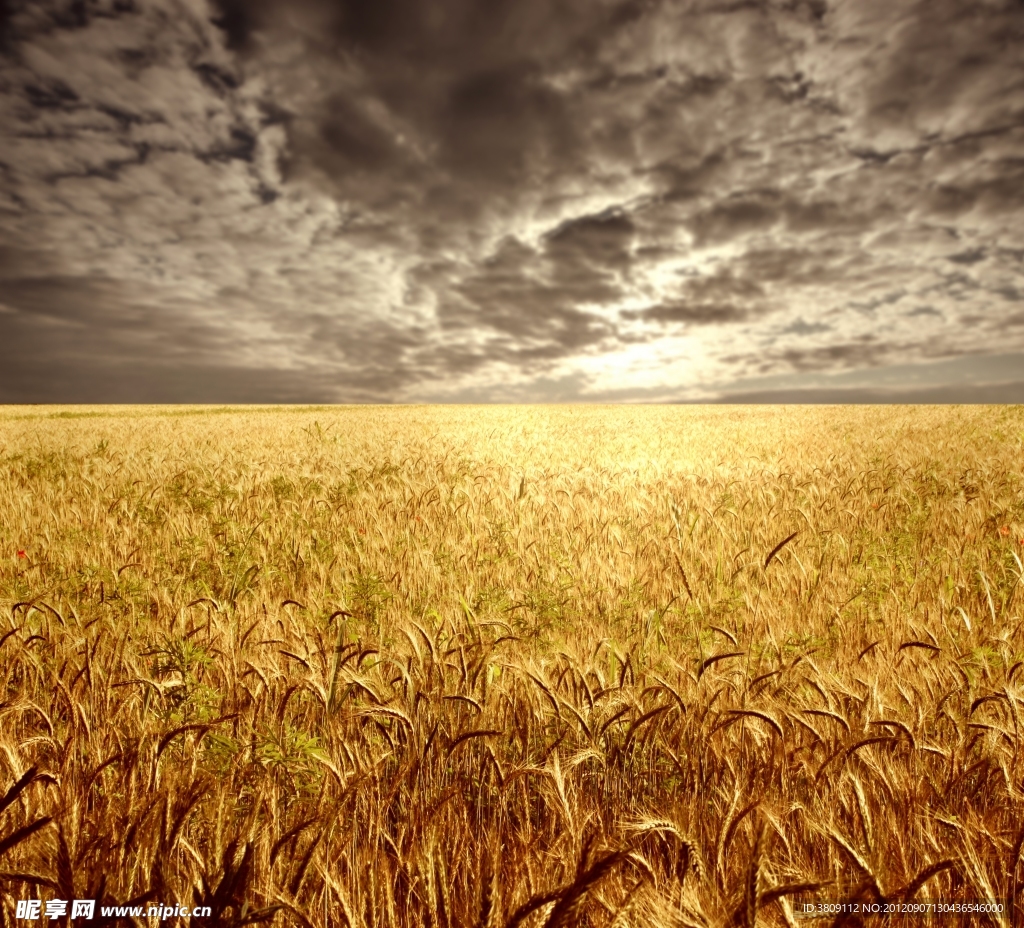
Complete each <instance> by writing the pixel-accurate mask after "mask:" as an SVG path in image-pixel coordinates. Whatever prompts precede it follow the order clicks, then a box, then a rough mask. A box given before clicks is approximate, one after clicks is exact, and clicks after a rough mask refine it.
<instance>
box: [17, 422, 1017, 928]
mask: <svg viewBox="0 0 1024 928" xmlns="http://www.w3.org/2000/svg"><path fill="white" fill-rule="evenodd" d="M1022 468H1024V408H1021V407H961V408H957V407H950V408H931V407H928V408H908V407H890V408H885V407H859V408H842V407H839V408H821V407H818V408H781V407H760V408H730V407H715V408H700V407H669V406H659V407H429V406H428V407H414V406H413V407H337V408H316V409H290V408H270V409H266V410H255V409H253V410H245V409H242V410H239V409H235V410H227V409H209V408H172V409H161V408H124V409H116V410H110V409H103V408H95V409H78V408H76V409H72V408H68V409H62V410H58V409H53V408H47V407H21V408H11V407H8V408H5V409H0V544H2V549H0V687H2V688H0V920H3V921H4V923H6V924H27V923H26V922H20V923H19V922H16V921H15V906H16V904H17V902H18V901H19V900H22V899H30V898H31V899H40V900H48V899H51V898H58V899H64V900H72V899H92V900H96V903H97V906H100V905H112V904H131V905H146V904H149V903H158V904H161V905H174V904H180V905H187V906H194V905H195V906H209V907H210V908H211V910H212V912H213V917H212V918H205V919H204V918H193V919H191V921H192V922H193V923H194V924H196V925H200V924H212V923H216V924H221V925H228V924H235V925H241V924H247V923H251V922H262V923H264V924H270V923H272V924H275V925H288V924H292V925H303V926H317V928H320V926H328V925H331V926H334V925H342V926H351V928H356V926H360V928H362V926H366V928H369V926H374V928H394V926H403V928H404V926H409V928H420V926H423V928H426V926H437V928H442V926H443V928H448V926H451V928H513V926H523V928H540V926H546V928H569V926H577V925H579V926H591V928H598V926H601V928H605V926H613V925H614V926H620V928H624V926H637V928H640V926H653V928H659V926H666V928H667V926H706V928H715V926H720V928H725V926H743V928H754V926H755V925H756V926H771V925H791V926H792V925H795V924H798V923H799V924H804V925H811V924H815V925H822V926H824V925H832V924H837V925H838V924H847V925H859V924H866V925H867V924H871V925H874V924H879V925H881V924H891V925H901V924H915V925H921V924H924V923H923V922H922V921H921V920H920V918H918V917H914V918H909V917H904V916H897V917H893V918H891V919H889V920H888V921H885V920H884V919H881V918H878V917H875V916H871V917H867V916H865V915H864V914H863V912H864V911H865V909H868V908H870V907H872V906H875V907H877V906H881V905H883V904H885V905H890V906H902V907H904V908H907V907H908V906H911V905H918V906H919V905H922V904H927V905H931V906H940V905H942V906H949V905H952V904H954V903H974V902H978V901H985V900H996V901H1000V902H1001V903H1002V904H1003V907H1004V914H1003V916H1002V918H1001V919H998V918H996V917H994V916H991V915H988V914H985V913H982V912H975V913H973V914H962V913H961V914H957V915H949V916H947V917H946V918H945V919H944V920H943V921H942V922H941V923H942V924H948V925H975V924H977V925H982V924H1001V925H1009V924H1021V923H1024V922H1022V918H1024V916H1021V915H1020V914H1019V911H1020V908H1021V906H1024V900H1022V899H1021V895H1022V892H1021V890H1022V888H1024V859H1022V858H1024V853H1022V845H1024V757H1022V756H1021V750H1022V747H1024V730H1022V724H1024V663H1022V662H1024V634H1022V618H1024V592H1022V591H1021V590H1020V586H1021V580H1022V574H1024V569H1022V566H1021V560H1022V558H1024V474H1022ZM812 903H818V904H821V905H822V906H825V907H827V906H831V907H832V909H833V911H832V914H831V915H829V917H828V918H826V919H824V920H821V921H814V922H806V921H801V920H800V919H799V918H798V916H799V915H801V914H802V912H803V907H804V906H805V905H809V904H812ZM1015 903H1016V905H1017V908H1018V914H1017V915H1016V921H1014V918H1015V916H1014V914H1013V913H1012V912H1011V911H1010V909H1011V908H1012V907H1013V905H1014V904H1015ZM840 905H842V906H844V907H845V911H838V910H837V907H838V906H840ZM858 907H859V909H860V912H855V911H852V910H853V909H856V908H858ZM106 918H107V920H106V922H105V921H104V917H102V916H100V913H99V909H97V915H96V918H95V919H94V920H93V921H91V922H88V924H91V925H102V924H104V923H107V924H111V923H113V922H114V921H117V922H118V923H124V924H127V923H129V921H130V920H129V919H126V918H123V917H121V918H119V919H112V918H111V917H106ZM172 921H173V920H172ZM188 921H189V919H181V920H180V922H181V923H182V924H184V923H187V922H188ZM134 923H136V924H140V925H142V924H156V923H157V922H156V919H155V918H148V919H147V917H146V916H144V915H143V916H140V917H137V918H136V919H135V920H134ZM74 924H78V921H75V922H74ZM82 924H86V922H82ZM928 924H939V922H928Z"/></svg>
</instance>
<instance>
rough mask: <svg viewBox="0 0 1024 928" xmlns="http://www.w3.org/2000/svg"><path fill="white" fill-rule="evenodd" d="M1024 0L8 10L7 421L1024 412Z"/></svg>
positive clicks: (179, 1)
mask: <svg viewBox="0 0 1024 928" xmlns="http://www.w3.org/2000/svg"><path fill="white" fill-rule="evenodd" d="M1022 48H1024V2H1022V0H924V2H917V0H287V2H279V0H0V402H5V403H35V402H47V403H49V402H61V403H70V402H90V403H96V402H188V403H193V402H197V403H203V402H213V403H224V402H229V403H230V402H259V403H267V402H282V403H306V402H339V403H418V402H657V403H665V402H716V401H734V402H774V401H779V402H874V401H908V402H1024V54H1022Z"/></svg>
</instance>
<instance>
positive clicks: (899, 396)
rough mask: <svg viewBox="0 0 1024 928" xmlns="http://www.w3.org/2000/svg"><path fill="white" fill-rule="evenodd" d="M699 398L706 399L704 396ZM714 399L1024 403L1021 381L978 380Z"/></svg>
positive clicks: (757, 401) (739, 401) (785, 391)
mask: <svg viewBox="0 0 1024 928" xmlns="http://www.w3.org/2000/svg"><path fill="white" fill-rule="evenodd" d="M701 402H708V400H706V399H703V400H701ZM711 402H715V403H737V404H740V403H799V404H805V403H806V404H827V405H834V404H848V403H901V404H902V403H927V404H940V405H948V404H957V405H959V404H988V403H1024V381H1017V382H1015V383H1000V384H981V385H978V386H965V385H961V384H958V385H950V386H944V387H925V388H922V389H909V390H908V389H903V390H892V389H874V388H870V387H846V388H836V389H820V388H819V389H815V388H807V389H802V390H799V389H798V390H764V391H760V392H750V393H729V394H726V395H724V396H719V397H716V398H715V399H713V400H711Z"/></svg>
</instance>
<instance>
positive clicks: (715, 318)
mask: <svg viewBox="0 0 1024 928" xmlns="http://www.w3.org/2000/svg"><path fill="white" fill-rule="evenodd" d="M622 316H623V318H625V319H643V320H644V321H647V322H687V323H691V324H693V325H711V324H713V323H716V322H738V321H740V320H743V319H746V318H747V313H746V311H745V310H743V309H740V308H739V307H736V306H730V305H728V304H717V303H694V304H681V303H680V304H675V305H662V306H650V307H648V308H647V309H641V310H626V311H624V312H623V314H622Z"/></svg>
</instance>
